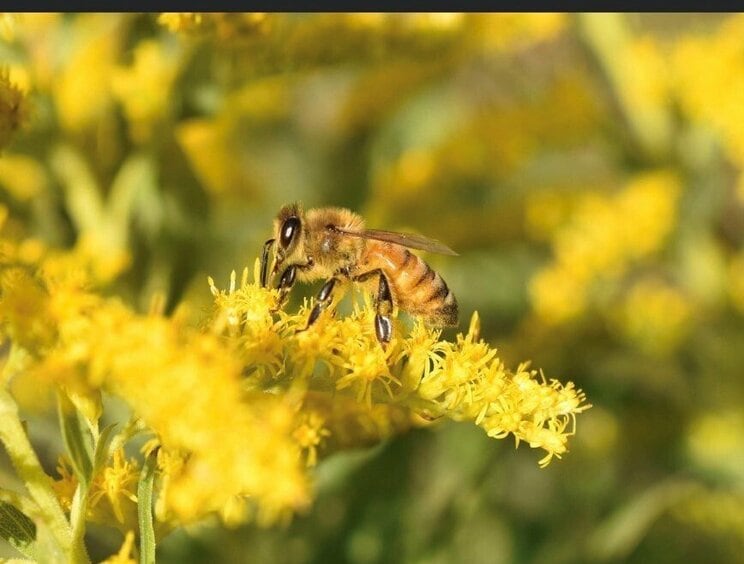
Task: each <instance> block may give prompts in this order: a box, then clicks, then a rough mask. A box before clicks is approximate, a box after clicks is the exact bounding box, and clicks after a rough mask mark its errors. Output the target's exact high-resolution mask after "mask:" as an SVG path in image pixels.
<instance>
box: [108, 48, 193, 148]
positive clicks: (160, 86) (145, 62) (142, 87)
mask: <svg viewBox="0 0 744 564" xmlns="http://www.w3.org/2000/svg"><path fill="white" fill-rule="evenodd" d="M178 55H179V54H178V52H176V51H175V50H173V49H169V48H168V46H166V45H163V44H161V43H158V42H156V41H153V40H148V41H142V42H140V43H139V44H138V45H137V47H136V48H135V49H134V60H133V61H132V65H131V66H127V67H124V66H119V67H117V68H116V69H114V71H113V74H112V77H111V80H112V83H111V87H112V90H113V95H114V97H115V98H116V99H117V100H118V101H119V103H121V104H122V106H123V107H124V112H125V114H126V116H127V119H128V120H129V127H130V129H129V131H130V135H131V136H132V138H133V139H134V140H135V141H138V142H144V141H147V140H148V139H149V138H150V136H151V135H152V133H153V130H154V128H156V127H157V125H158V124H159V123H160V122H161V120H163V119H164V118H165V117H166V116H167V115H168V112H169V110H170V108H171V97H172V94H171V87H172V85H173V81H174V80H175V78H176V74H177V73H178V69H179V63H180V58H179V56H178Z"/></svg>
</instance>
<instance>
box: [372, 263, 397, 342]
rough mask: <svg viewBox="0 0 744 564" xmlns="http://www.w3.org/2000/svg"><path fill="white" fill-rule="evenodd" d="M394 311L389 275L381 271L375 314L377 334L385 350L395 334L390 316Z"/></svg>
mask: <svg viewBox="0 0 744 564" xmlns="http://www.w3.org/2000/svg"><path fill="white" fill-rule="evenodd" d="M392 313H393V295H392V294H391V292H390V284H389V283H388V280H387V277H386V276H385V275H384V274H383V273H382V272H380V286H379V288H378V290H377V315H375V335H377V340H378V341H379V342H380V346H382V348H383V350H384V349H385V348H386V347H387V345H388V343H389V342H390V339H391V338H392V336H393V322H392V321H391V319H390V316H391V315H392Z"/></svg>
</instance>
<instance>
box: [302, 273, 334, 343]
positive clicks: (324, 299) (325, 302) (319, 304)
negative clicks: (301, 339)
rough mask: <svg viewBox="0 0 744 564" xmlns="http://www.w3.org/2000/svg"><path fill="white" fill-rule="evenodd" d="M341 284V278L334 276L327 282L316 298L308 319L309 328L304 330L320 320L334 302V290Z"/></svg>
mask: <svg viewBox="0 0 744 564" xmlns="http://www.w3.org/2000/svg"><path fill="white" fill-rule="evenodd" d="M338 282H339V277H338V276H334V277H333V278H329V279H328V280H326V283H325V284H323V286H322V287H321V288H320V290H319V291H318V295H317V296H316V298H315V300H316V301H315V305H314V306H313V310H312V311H311V312H310V317H308V318H307V326H306V327H305V329H303V331H304V330H307V329H308V328H309V327H310V326H311V325H312V324H313V323H315V322H316V321H317V320H318V317H320V314H321V313H322V312H323V311H324V310H325V309H326V308H327V307H328V306H329V305H331V303H332V302H333V288H334V286H335V285H336V283H338Z"/></svg>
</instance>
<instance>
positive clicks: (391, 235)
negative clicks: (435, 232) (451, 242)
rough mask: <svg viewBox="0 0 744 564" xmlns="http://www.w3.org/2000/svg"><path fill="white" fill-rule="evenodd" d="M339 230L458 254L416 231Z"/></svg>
mask: <svg viewBox="0 0 744 564" xmlns="http://www.w3.org/2000/svg"><path fill="white" fill-rule="evenodd" d="M339 231H341V232H342V233H344V234H346V235H351V236H352V237H361V238H362V239H374V240H376V241H385V242H387V243H395V244H396V245H401V246H403V247H408V248H409V249H419V250H422V251H429V252H431V253H437V254H440V255H454V256H457V253H456V252H455V251H453V250H452V249H450V248H449V247H448V246H447V245H445V244H444V243H440V242H439V241H437V240H436V239H430V238H429V237H424V236H423V235H416V234H414V233H397V232H395V231H383V230H382V229H364V230H362V231H344V230H343V229H339Z"/></svg>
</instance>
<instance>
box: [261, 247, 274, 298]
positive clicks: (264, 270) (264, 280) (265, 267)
mask: <svg viewBox="0 0 744 564" xmlns="http://www.w3.org/2000/svg"><path fill="white" fill-rule="evenodd" d="M274 241H276V239H269V240H268V241H266V242H265V243H264V246H263V252H262V253H261V288H266V286H267V285H268V283H269V251H270V250H271V247H273V246H274Z"/></svg>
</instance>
